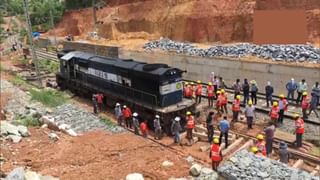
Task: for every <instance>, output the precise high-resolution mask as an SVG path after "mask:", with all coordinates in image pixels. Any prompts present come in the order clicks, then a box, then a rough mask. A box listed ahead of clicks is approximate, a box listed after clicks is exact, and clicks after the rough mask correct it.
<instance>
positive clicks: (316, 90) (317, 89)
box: [312, 82, 320, 106]
mask: <svg viewBox="0 0 320 180" xmlns="http://www.w3.org/2000/svg"><path fill="white" fill-rule="evenodd" d="M312 92H313V93H315V94H316V96H317V103H316V104H317V106H318V105H319V103H320V85H319V82H316V83H315V84H314V85H313V86H312Z"/></svg>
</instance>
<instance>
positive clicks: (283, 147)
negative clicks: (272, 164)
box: [279, 141, 290, 164]
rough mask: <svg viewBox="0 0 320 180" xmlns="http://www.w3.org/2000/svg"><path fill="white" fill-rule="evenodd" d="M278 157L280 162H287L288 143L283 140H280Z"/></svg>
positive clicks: (288, 156)
mask: <svg viewBox="0 0 320 180" xmlns="http://www.w3.org/2000/svg"><path fill="white" fill-rule="evenodd" d="M279 157H280V162H282V163H285V164H288V162H289V158H290V155H289V151H288V145H287V143H285V142H284V141H281V142H280V146H279Z"/></svg>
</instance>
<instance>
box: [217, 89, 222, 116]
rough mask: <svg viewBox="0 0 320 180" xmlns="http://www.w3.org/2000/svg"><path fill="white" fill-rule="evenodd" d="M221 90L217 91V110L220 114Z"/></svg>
mask: <svg viewBox="0 0 320 180" xmlns="http://www.w3.org/2000/svg"><path fill="white" fill-rule="evenodd" d="M220 96H221V91H217V101H216V110H217V112H218V114H221V109H222V107H221V97H220Z"/></svg>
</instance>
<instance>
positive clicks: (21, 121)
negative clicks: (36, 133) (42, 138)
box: [16, 116, 41, 127]
mask: <svg viewBox="0 0 320 180" xmlns="http://www.w3.org/2000/svg"><path fill="white" fill-rule="evenodd" d="M16 124H17V125H23V126H27V127H29V126H41V122H40V121H39V119H38V118H35V117H32V116H24V117H18V118H17V119H16Z"/></svg>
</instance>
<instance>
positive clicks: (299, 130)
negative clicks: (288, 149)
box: [294, 114, 304, 148]
mask: <svg viewBox="0 0 320 180" xmlns="http://www.w3.org/2000/svg"><path fill="white" fill-rule="evenodd" d="M294 118H295V120H296V123H295V126H296V145H297V147H298V148H299V147H302V135H303V134H304V121H303V119H302V118H300V116H299V114H295V115H294Z"/></svg>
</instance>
